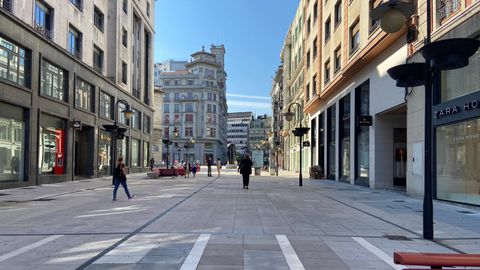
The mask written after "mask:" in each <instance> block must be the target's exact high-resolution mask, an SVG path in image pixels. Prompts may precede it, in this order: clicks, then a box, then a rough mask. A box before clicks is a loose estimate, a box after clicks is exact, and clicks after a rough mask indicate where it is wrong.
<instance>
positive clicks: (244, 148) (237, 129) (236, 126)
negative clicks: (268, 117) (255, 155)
mask: <svg viewBox="0 0 480 270" xmlns="http://www.w3.org/2000/svg"><path fill="white" fill-rule="evenodd" d="M252 117H253V113H252V112H234V113H228V116H227V118H228V120H227V126H228V128H227V129H228V134H227V143H228V144H229V145H232V144H233V145H235V150H236V153H237V156H238V155H240V156H243V155H245V154H249V153H250V151H251V149H250V148H249V144H248V137H249V129H250V122H251V121H252Z"/></svg>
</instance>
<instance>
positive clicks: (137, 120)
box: [132, 109, 142, 129]
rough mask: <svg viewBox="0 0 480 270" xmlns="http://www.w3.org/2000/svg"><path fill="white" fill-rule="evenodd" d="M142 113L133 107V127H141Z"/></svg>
mask: <svg viewBox="0 0 480 270" xmlns="http://www.w3.org/2000/svg"><path fill="white" fill-rule="evenodd" d="M141 121H142V114H141V113H140V111H138V110H135V109H133V115H132V128H134V129H141Z"/></svg>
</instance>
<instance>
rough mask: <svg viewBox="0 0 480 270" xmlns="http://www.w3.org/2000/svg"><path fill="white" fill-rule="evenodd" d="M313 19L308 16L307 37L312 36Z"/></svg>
mask: <svg viewBox="0 0 480 270" xmlns="http://www.w3.org/2000/svg"><path fill="white" fill-rule="evenodd" d="M311 28H312V27H311V19H310V16H308V19H307V35H309V34H310V31H311Z"/></svg>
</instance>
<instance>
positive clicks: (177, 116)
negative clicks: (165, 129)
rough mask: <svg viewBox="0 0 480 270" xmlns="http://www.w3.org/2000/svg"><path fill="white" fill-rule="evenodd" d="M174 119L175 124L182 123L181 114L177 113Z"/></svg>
mask: <svg viewBox="0 0 480 270" xmlns="http://www.w3.org/2000/svg"><path fill="white" fill-rule="evenodd" d="M173 120H174V123H175V124H180V114H175V115H174V116H173Z"/></svg>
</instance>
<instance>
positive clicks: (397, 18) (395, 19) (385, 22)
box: [380, 8, 405, 34]
mask: <svg viewBox="0 0 480 270" xmlns="http://www.w3.org/2000/svg"><path fill="white" fill-rule="evenodd" d="M404 24H405V15H403V13H402V12H401V11H400V10H398V9H395V8H391V9H389V10H388V11H386V12H385V14H384V16H383V18H382V19H381V20H380V28H382V30H383V31H385V32H387V33H389V34H391V33H395V32H398V31H400V29H402V27H403V25H404Z"/></svg>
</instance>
